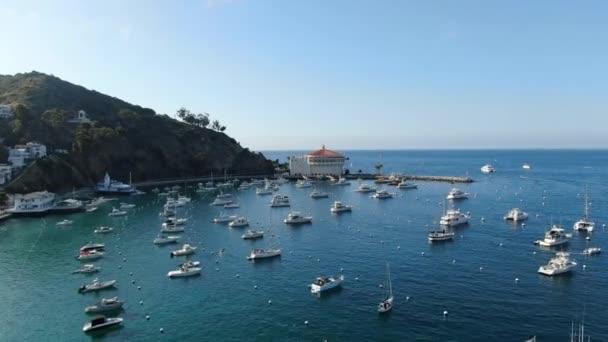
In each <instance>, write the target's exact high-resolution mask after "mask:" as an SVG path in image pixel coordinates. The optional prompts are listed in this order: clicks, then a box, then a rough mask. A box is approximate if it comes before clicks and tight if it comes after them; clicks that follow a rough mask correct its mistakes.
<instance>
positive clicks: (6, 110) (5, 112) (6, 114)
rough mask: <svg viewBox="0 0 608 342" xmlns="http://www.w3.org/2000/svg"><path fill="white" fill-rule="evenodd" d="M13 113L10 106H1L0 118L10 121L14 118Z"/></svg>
mask: <svg viewBox="0 0 608 342" xmlns="http://www.w3.org/2000/svg"><path fill="white" fill-rule="evenodd" d="M13 115H14V114H13V111H12V109H11V106H9V105H0V118H2V119H10V118H12V117H13Z"/></svg>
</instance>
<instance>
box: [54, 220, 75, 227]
mask: <svg viewBox="0 0 608 342" xmlns="http://www.w3.org/2000/svg"><path fill="white" fill-rule="evenodd" d="M72 223H74V221H72V220H63V221H59V222H57V223H56V225H57V226H69V225H71V224H72Z"/></svg>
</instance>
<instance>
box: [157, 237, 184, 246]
mask: <svg viewBox="0 0 608 342" xmlns="http://www.w3.org/2000/svg"><path fill="white" fill-rule="evenodd" d="M178 240H179V236H175V235H169V236H162V235H159V236H157V237H156V239H154V241H153V242H154V244H155V245H166V244H169V243H176V242H177V241H178Z"/></svg>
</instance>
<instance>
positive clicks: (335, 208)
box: [329, 201, 353, 213]
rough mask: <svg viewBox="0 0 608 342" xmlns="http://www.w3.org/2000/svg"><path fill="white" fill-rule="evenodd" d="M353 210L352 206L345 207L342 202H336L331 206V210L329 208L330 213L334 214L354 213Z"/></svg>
mask: <svg viewBox="0 0 608 342" xmlns="http://www.w3.org/2000/svg"><path fill="white" fill-rule="evenodd" d="M352 209H353V207H351V206H350V205H344V204H342V202H340V201H335V202H334V203H333V204H332V205H331V208H329V211H331V212H332V213H342V212H346V211H352Z"/></svg>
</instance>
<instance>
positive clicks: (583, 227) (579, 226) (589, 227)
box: [573, 191, 595, 232]
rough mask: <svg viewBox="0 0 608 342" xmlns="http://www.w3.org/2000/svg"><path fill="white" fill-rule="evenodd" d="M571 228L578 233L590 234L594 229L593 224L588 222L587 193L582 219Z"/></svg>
mask: <svg viewBox="0 0 608 342" xmlns="http://www.w3.org/2000/svg"><path fill="white" fill-rule="evenodd" d="M573 228H574V230H578V231H579V232H592V231H593V229H594V228H595V222H593V221H591V220H589V196H588V195H587V191H585V211H584V215H583V218H582V219H580V220H578V221H576V223H574V226H573Z"/></svg>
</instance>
